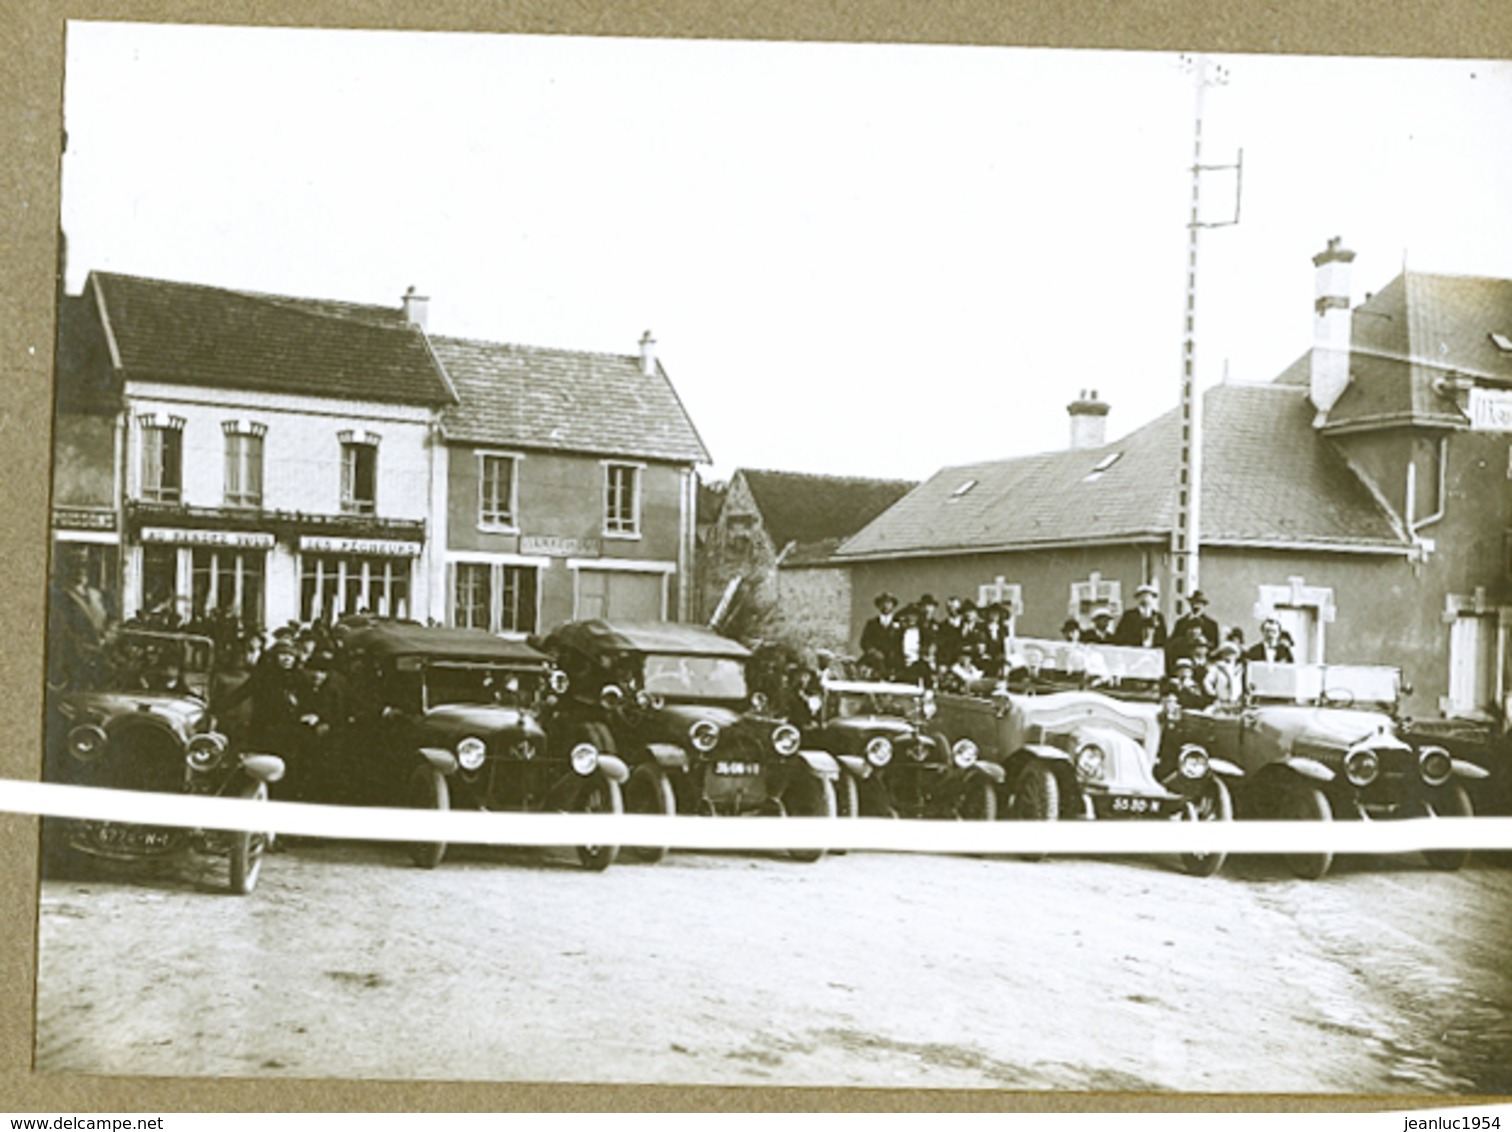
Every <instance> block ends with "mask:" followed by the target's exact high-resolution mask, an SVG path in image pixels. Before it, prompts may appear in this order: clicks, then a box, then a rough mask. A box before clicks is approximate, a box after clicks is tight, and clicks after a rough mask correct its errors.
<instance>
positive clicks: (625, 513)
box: [604, 464, 641, 538]
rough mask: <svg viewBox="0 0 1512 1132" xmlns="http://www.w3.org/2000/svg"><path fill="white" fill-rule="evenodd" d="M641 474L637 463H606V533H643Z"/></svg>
mask: <svg viewBox="0 0 1512 1132" xmlns="http://www.w3.org/2000/svg"><path fill="white" fill-rule="evenodd" d="M640 475H641V469H640V467H639V465H636V464H605V465H604V533H605V534H606V535H618V536H619V537H621V538H631V537H634V536H636V535H639V534H640V509H641V501H640V491H641V484H640Z"/></svg>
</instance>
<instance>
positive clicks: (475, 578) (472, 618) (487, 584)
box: [451, 562, 537, 633]
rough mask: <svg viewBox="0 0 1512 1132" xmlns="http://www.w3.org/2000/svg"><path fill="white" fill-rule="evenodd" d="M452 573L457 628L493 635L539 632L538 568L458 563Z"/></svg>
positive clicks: (491, 563)
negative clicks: (537, 623)
mask: <svg viewBox="0 0 1512 1132" xmlns="http://www.w3.org/2000/svg"><path fill="white" fill-rule="evenodd" d="M452 569H453V574H452V598H451V623H452V624H453V625H456V626H458V627H459V628H465V629H487V630H488V631H490V632H493V633H533V632H535V631H536V605H537V602H536V593H537V569H536V567H534V566H515V565H506V564H503V563H496V562H458V563H456V564H455V565H454V566H453V568H452Z"/></svg>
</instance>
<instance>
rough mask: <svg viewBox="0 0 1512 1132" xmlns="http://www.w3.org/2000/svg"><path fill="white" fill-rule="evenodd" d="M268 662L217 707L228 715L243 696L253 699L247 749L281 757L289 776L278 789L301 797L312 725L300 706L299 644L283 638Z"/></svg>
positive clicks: (267, 656) (266, 658)
mask: <svg viewBox="0 0 1512 1132" xmlns="http://www.w3.org/2000/svg"><path fill="white" fill-rule="evenodd" d="M263 661H264V662H263V663H259V665H258V666H257V668H255V669H254V670H253V672H252V675H251V676H249V677H247V679H246V681H245V683H243V684H242V685H241V686H240V687H239V688H236V689H235V690H234V691H232V692H231V694H230V695H228V696H227V697H226V699H225V700H224V701H222V702H221V703H219V704H217V705H215V710H216V713H217V714H219V715H229V714H230V713H231V712H232V711H233V710H235V709H236V707H237V706H238V705H240V704H241V702H242V701H243V700H250V701H251V702H252V715H251V719H250V720H249V721H248V725H247V733H246V742H245V743H244V744H243V748H244V749H245V750H248V751H265V752H267V753H269V754H274V755H278V756H279V757H280V758H282V759H283V760H284V766H285V772H284V777H283V778H282V779H281V780H280V782H279V783H277V784H275V785H274V787H273V790H274V792H275V793H278V794H282V796H283V797H284V798H301V797H303V795H304V790H305V787H306V786H307V783H306V781H305V779H306V777H307V773H308V766H307V765H306V764H307V762H308V759H307V756H308V751H309V747H310V745H311V739H312V735H311V732H310V730H309V728H308V727H307V726H306V725H305V724H303V723H301V722H300V717H301V716H302V715H303V714H304V710H303V707H302V705H301V698H302V696H303V695H304V693H305V689H306V684H305V677H304V673H303V672H301V671H300V670H299V668H298V667H297V661H298V655H297V653H296V651H295V649H294V646H293V645H292V644H290V643H288V642H287V641H282V640H280V641H278V642H276V643H275V644H273V645H272V646H271V647H269V649H268V650H267V652H266V653H264V655H263Z"/></svg>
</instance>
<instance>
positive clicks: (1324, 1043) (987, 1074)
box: [37, 843, 1512, 1093]
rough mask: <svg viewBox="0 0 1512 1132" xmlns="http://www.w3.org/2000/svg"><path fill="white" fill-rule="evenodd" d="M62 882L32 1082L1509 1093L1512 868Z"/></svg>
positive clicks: (532, 857)
mask: <svg viewBox="0 0 1512 1132" xmlns="http://www.w3.org/2000/svg"><path fill="white" fill-rule="evenodd" d="M204 881H205V878H204V877H203V876H202V875H199V874H197V873H194V872H193V871H192V870H191V871H185V869H184V868H181V869H180V870H178V871H177V872H172V873H169V874H166V875H159V876H156V877H152V878H141V877H136V878H134V879H131V880H129V881H128V880H122V879H117V878H110V877H101V876H99V875H97V874H96V875H84V876H78V875H75V876H73V877H70V878H67V879H50V880H47V881H45V882H44V884H43V887H42V903H41V935H40V954H41V959H40V970H39V989H38V998H39V1017H38V1040H37V1068H38V1069H39V1070H43V1071H53V1070H62V1071H78V1072H90V1073H109V1074H155V1075H156V1074H165V1075H174V1076H178V1075H201V1074H215V1075H232V1076H258V1075H276V1076H296V1077H320V1076H343V1077H356V1078H364V1077H387V1078H432V1079H485V1080H599V1081H613V1082H665V1083H716V1084H718V1083H723V1084H746V1083H749V1084H792V1085H821V1084H822V1085H868V1086H883V1087H887V1086H906V1087H921V1086H927V1087H963V1088H978V1087H981V1088H1006V1089H1016V1090H1020V1089H1035V1090H1037V1089H1071V1090H1136V1091H1147V1090H1193V1091H1200V1092H1211V1091H1252V1092H1271V1091H1284V1092H1302V1093H1307V1092H1351V1093H1397V1092H1400V1093H1447V1092H1464V1091H1476V1092H1492V1093H1509V1092H1512V1021H1509V1011H1512V964H1509V963H1508V962H1507V925H1508V924H1509V923H1512V869H1508V868H1507V867H1506V865H1505V863H1502V862H1497V863H1496V864H1493V865H1488V864H1483V863H1479V862H1472V864H1471V866H1470V867H1469V868H1467V869H1466V870H1464V871H1463V872H1460V873H1457V874H1440V873H1434V872H1431V871H1429V870H1428V869H1426V868H1425V867H1424V866H1423V865H1422V864H1421V863H1420V862H1419V861H1418V860H1417V859H1416V858H1403V859H1386V858H1379V859H1363V860H1346V861H1344V862H1342V863H1341V864H1340V865H1339V867H1338V869H1337V871H1336V873H1335V874H1334V875H1331V876H1330V877H1328V878H1327V879H1325V880H1323V881H1321V882H1316V883H1306V882H1298V881H1293V880H1292V879H1290V877H1289V876H1287V875H1285V874H1284V873H1283V871H1282V870H1281V868H1280V866H1277V865H1273V864H1271V863H1269V862H1267V861H1260V860H1255V861H1241V862H1230V864H1229V866H1228V868H1227V869H1226V870H1225V872H1224V874H1222V875H1220V876H1219V877H1216V878H1213V879H1211V880H1206V881H1203V880H1197V879H1193V878H1189V877H1186V876H1183V875H1181V874H1180V873H1179V872H1178V871H1177V870H1176V868H1175V865H1174V862H1171V861H1166V860H1153V859H1152V860H1141V859H1122V860H1111V859H1110V860H1064V859H1063V860H1051V861H1045V862H1040V863H1029V862H1023V861H1016V860H978V859H969V858H944V857H928V856H902V855H896V856H893V855H881V854H867V853H853V854H850V855H848V856H844V857H839V858H831V859H827V860H825V861H822V862H820V863H819V864H818V865H801V864H796V863H791V862H787V861H781V860H773V859H769V858H765V857H756V856H745V855H735V854H730V855H713V854H691V853H687V854H673V856H672V857H671V858H669V859H668V860H667V861H665V862H664V863H662V864H660V865H655V866H645V865H620V866H616V867H614V868H612V869H610V870H609V871H608V872H606V873H603V874H599V875H595V874H588V873H585V872H582V871H580V870H579V869H578V868H577V867H576V864H575V862H574V859H573V858H572V856H571V855H570V854H569V853H566V852H562V853H555V852H550V851H537V850H528V851H527V850H509V849H492V848H477V849H465V848H464V849H461V850H453V855H452V856H451V857H449V858H448V860H447V861H446V863H445V864H443V865H442V866H441V867H440V868H439V869H438V870H436V871H435V872H422V871H419V870H416V869H414V868H413V867H411V866H409V865H408V864H407V863H406V862H405V860H404V858H403V856H402V854H401V853H400V851H399V850H397V849H395V848H394V847H391V846H383V845H368V844H354V843H318V844H312V845H308V846H303V847H300V848H296V849H291V850H289V851H287V852H284V853H280V854H277V855H274V856H272V857H270V858H269V859H268V860H267V863H266V865H265V867H264V870H263V879H262V885H261V887H260V888H259V890H258V891H257V893H256V894H254V895H253V896H252V897H250V898H247V899H236V898H232V897H228V896H221V895H218V894H214V893H211V892H208V891H205V890H204V889H203V888H202V887H201V886H202V885H203V883H204Z"/></svg>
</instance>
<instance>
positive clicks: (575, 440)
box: [431, 337, 709, 463]
mask: <svg viewBox="0 0 1512 1132" xmlns="http://www.w3.org/2000/svg"><path fill="white" fill-rule="evenodd" d="M431 344H432V346H433V348H434V349H435V352H436V356H437V358H439V359H440V361H441V364H442V366H443V367H444V368H445V370H446V373H447V376H448V377H449V378H450V379H451V381H452V384H453V386H454V387H455V389H456V391H457V396H458V398H459V404H457V405H456V406H454V407H452V408H449V409H448V410H446V412H445V413H443V414H442V428H443V430H444V432H445V435H446V438H447V439H448V440H451V441H456V442H459V443H472V444H509V445H518V446H520V447H522V448H546V449H556V450H562V451H572V452H595V453H604V454H607V455H613V456H636V457H643V458H645V459H652V460H669V461H673V462H677V463H707V462H709V453H708V450H707V449H706V448H705V447H704V444H703V441H702V440H701V439H700V438H699V435H698V430H697V429H696V428H694V427H693V422H692V420H690V419H689V417H688V414H687V411H686V410H685V409H684V408H683V406H682V402H681V401H680V400H679V399H678V396H677V392H676V391H675V390H674V389H673V388H672V383H671V382H670V381H669V380H668V379H667V375H666V373H665V372H663V370H662V368H661V366H660V365H658V366H657V370H656V373H655V374H654V375H652V376H649V377H648V376H646V375H645V374H644V373H642V372H641V364H640V358H639V357H638V356H626V355H620V354H593V353H584V352H581V351H576V350H553V349H545V348H541V347H535V346H514V345H507V344H505V343H500V342H479V341H475V340H472V339H466V338H439V337H438V338H432V339H431Z"/></svg>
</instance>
